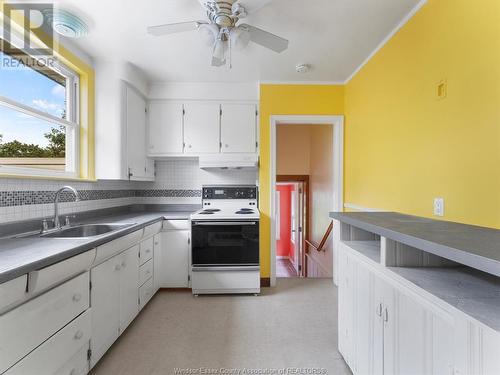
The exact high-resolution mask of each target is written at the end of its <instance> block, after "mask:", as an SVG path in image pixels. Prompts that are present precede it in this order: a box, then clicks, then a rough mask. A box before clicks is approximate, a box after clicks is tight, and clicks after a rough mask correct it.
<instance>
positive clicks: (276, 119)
mask: <svg viewBox="0 0 500 375" xmlns="http://www.w3.org/2000/svg"><path fill="white" fill-rule="evenodd" d="M279 125H326V126H332V128H333V131H332V133H333V155H332V158H333V207H332V211H342V210H343V206H344V116H342V115H331V116H323V115H273V116H271V118H270V133H271V134H270V147H271V176H270V177H271V178H270V185H271V186H270V197H269V198H270V202H271V212H270V216H271V275H270V276H271V280H270V284H271V286H276V211H275V210H276V201H275V198H276V127H277V126H279ZM336 252H337V249H336V247H335V246H333V261H334V267H333V271H332V272H333V278H334V279H335V278H336V274H335V262H336V258H337V257H336Z"/></svg>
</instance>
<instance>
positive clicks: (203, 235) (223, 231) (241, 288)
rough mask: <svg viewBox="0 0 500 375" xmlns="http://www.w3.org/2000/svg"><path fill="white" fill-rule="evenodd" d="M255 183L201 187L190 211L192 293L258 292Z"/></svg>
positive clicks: (257, 224) (256, 190) (257, 226)
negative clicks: (199, 204) (200, 206)
mask: <svg viewBox="0 0 500 375" xmlns="http://www.w3.org/2000/svg"><path fill="white" fill-rule="evenodd" d="M257 199H258V189H257V187H256V186H232V185H231V186H228V185H224V186H221V185H218V186H203V190H202V204H203V209H202V210H200V211H197V212H195V213H194V214H192V215H191V263H192V273H191V288H192V290H193V294H195V295H198V294H223V293H253V294H258V293H260V259H259V217H260V213H259V210H258V208H257Z"/></svg>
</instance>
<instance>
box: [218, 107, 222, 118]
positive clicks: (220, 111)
mask: <svg viewBox="0 0 500 375" xmlns="http://www.w3.org/2000/svg"><path fill="white" fill-rule="evenodd" d="M219 113H220V115H221V116H222V108H221V109H220V110H219Z"/></svg>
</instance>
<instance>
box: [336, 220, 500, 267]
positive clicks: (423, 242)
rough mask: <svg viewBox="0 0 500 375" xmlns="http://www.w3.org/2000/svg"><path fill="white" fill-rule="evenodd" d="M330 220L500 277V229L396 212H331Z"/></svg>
mask: <svg viewBox="0 0 500 375" xmlns="http://www.w3.org/2000/svg"><path fill="white" fill-rule="evenodd" d="M330 217H331V218H333V219H336V220H339V221H341V222H344V223H346V224H350V225H353V226H355V227H358V228H361V229H364V230H366V231H368V232H372V233H376V234H378V235H380V236H383V237H386V238H390V239H392V240H395V241H398V242H401V243H404V244H407V245H409V246H413V247H415V248H417V249H421V250H424V251H427V252H429V253H432V254H435V255H438V256H441V257H443V258H447V259H450V260H453V261H455V262H458V263H461V264H464V265H467V266H469V267H473V268H476V269H478V270H481V271H484V272H488V273H490V274H493V275H495V276H500V230H498V229H492V228H485V227H479V226H474V225H466V224H460V223H454V222H449V221H442V220H433V219H427V218H423V217H418V216H410V215H403V214H400V213H396V212H347V213H345V212H331V213H330Z"/></svg>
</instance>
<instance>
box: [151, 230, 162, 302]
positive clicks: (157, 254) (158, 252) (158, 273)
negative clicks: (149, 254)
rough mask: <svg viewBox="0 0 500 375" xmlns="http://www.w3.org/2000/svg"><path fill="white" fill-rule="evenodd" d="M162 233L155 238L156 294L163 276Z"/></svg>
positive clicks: (154, 284) (154, 278) (154, 274)
mask: <svg viewBox="0 0 500 375" xmlns="http://www.w3.org/2000/svg"><path fill="white" fill-rule="evenodd" d="M161 237H162V236H161V233H158V234H155V236H154V237H153V241H154V242H153V290H154V291H155V292H156V291H157V290H158V289H160V283H161V278H160V276H161V275H162V273H161V257H162V249H161V246H162V241H161Z"/></svg>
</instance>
